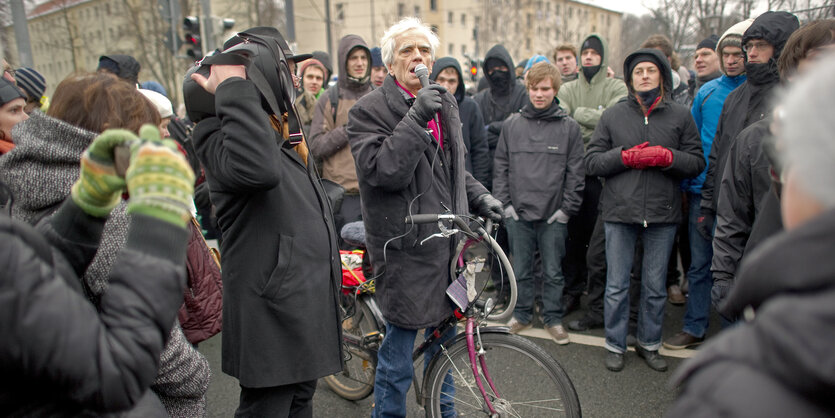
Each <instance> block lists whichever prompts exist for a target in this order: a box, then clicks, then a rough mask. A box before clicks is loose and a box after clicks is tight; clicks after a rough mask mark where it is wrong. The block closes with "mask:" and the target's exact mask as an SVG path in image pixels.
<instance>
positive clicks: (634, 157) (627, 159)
mask: <svg viewBox="0 0 835 418" xmlns="http://www.w3.org/2000/svg"><path fill="white" fill-rule="evenodd" d="M647 145H649V142H644V143H643V144H640V145H635V146H634V147H632V148H629V149H625V150H623V151H621V152H620V159H621V160H622V161H623V165H625V166H627V167H629V168H636V169H638V170H642V169H644V168H646V165H643V164H642V163H641V162H640V161H639V158H638V157H639V155H640V154H641V150H643V149H644V148H646V146H647Z"/></svg>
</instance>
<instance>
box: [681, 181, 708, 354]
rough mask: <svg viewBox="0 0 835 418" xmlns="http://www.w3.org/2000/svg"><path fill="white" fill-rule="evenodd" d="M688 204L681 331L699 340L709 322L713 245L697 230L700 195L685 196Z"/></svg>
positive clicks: (689, 194)
mask: <svg viewBox="0 0 835 418" xmlns="http://www.w3.org/2000/svg"><path fill="white" fill-rule="evenodd" d="M687 194H688V201H689V204H690V216H689V217H688V218H689V223H690V225H689V239H690V269H689V270H687V282H688V286H690V293H689V295H688V298H687V307H686V311H685V313H684V328H683V331H684V332H686V333H688V334H690V335H692V336H694V337H698V338H702V337H704V335H705V331H707V325H708V319H709V318H710V288H711V286H712V285H713V279H712V277H711V275H710V262H711V260H712V259H713V243H712V242H711V241H710V240H706V239H705V238H704V237H703V236H702V234H700V233H699V231H697V230H696V223H697V218H698V217H699V207H700V206H699V205H700V203H701V201H702V195H700V194H694V193H687Z"/></svg>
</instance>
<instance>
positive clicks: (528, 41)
mask: <svg viewBox="0 0 835 418" xmlns="http://www.w3.org/2000/svg"><path fill="white" fill-rule="evenodd" d="M525 49H531V38H525Z"/></svg>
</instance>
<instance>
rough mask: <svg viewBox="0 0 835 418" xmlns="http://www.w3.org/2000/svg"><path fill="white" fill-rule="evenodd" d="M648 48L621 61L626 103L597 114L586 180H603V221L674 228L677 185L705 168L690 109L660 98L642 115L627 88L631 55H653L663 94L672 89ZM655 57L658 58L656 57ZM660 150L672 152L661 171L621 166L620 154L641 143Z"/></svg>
mask: <svg viewBox="0 0 835 418" xmlns="http://www.w3.org/2000/svg"><path fill="white" fill-rule="evenodd" d="M652 51H655V50H653V49H641V50H639V51H637V52H635V53H633V54H631V55H630V56H629V57H627V59H626V60H625V62H624V74H627V76H626V80H625V82H626V85H627V88H628V89H629V91H630V94H629V95H628V96H627V98H626V100H624V101H621V102H619V103H617V104H616V105H614V106H612V107H611V108H609V109H606V111H605V112H603V115H602V116H601V118H600V123H598V124H597V128H595V130H594V134H593V135H592V139H591V141H590V142H589V146H588V149H587V150H586V156H585V165H586V175H589V176H599V177H604V178H605V179H606V182H605V183H604V185H603V193H602V195H601V197H600V201H601V206H602V213H601V215H602V216H603V220H604V221H606V222H622V223H632V224H634V223H639V224H643V225H645V226H646V225H648V224H655V223H678V222H680V221H681V190H680V184H681V180H682V179H685V178H690V177H695V176H697V175H698V174H699V173H700V172H701V171H702V170H704V168H705V160H704V156H703V154H702V143H701V140H700V139H699V131H698V128H696V123H695V122H694V121H693V116H692V114H691V113H690V110H689V109H688V108H686V107H684V106H682V105H680V104H678V103H675V102H673V101H672V99H670V97H669V95H667V96H666V97H664V98H663V99H662V100H661V101H660V102H658V104H657V105H656V107H655V109H654V110H653V111H652V112H651V113H650V114H649V115H648V116H646V118H645V116H644V114H643V111H642V110H641V106H640V105H639V104H638V101H637V99H636V98H635V93H634V91H633V90H632V87H631V81H630V78H631V77H630V76H631V74H629V70H628V67H627V65H628V63H629V61H630V58H631V57H632V56H634V55H636V54H639V53H644V54H657V55H658V57H657V59H656V62H661V64H662V66H663V67H664V68H661V69H660V73H661V75H662V77H663V80H662V83H663V86H664V89H665V91H668V92H669V91H670V90H671V89H672V81H671V80H669V76H668V75H669V74H670V67H669V64H667V60H666V58H664V57H663V56H662V55H661V54H660V53H657V51H656V52H652ZM659 57H660V58H659ZM646 141H649V145H650V146H653V145H661V146H663V147H665V148H668V149H669V150H670V151H672V153H673V164H672V165H671V166H670V167H667V168H657V167H649V168H647V169H644V170H637V169H631V168H628V167H626V166H625V165H624V164H623V160H622V159H621V151H623V150H625V149H628V148H632V147H634V146H636V145H639V144H641V143H643V142H646Z"/></svg>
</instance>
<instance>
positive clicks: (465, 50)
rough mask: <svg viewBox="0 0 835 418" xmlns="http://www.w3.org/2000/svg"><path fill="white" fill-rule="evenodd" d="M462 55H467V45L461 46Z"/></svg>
mask: <svg viewBox="0 0 835 418" xmlns="http://www.w3.org/2000/svg"><path fill="white" fill-rule="evenodd" d="M461 55H467V45H461Z"/></svg>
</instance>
